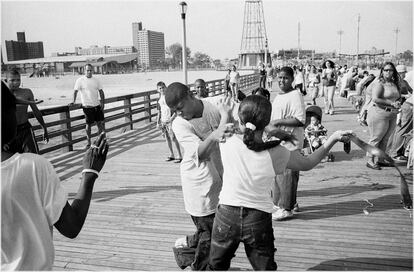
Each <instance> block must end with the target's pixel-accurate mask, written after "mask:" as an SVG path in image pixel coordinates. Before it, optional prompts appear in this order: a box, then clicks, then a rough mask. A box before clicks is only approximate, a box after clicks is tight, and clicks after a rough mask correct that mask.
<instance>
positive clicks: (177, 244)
mask: <svg viewBox="0 0 414 272" xmlns="http://www.w3.org/2000/svg"><path fill="white" fill-rule="evenodd" d="M175 247H176V248H181V247H188V244H187V237H182V238H178V239H177V240H175Z"/></svg>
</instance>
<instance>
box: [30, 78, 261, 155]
mask: <svg viewBox="0 0 414 272" xmlns="http://www.w3.org/2000/svg"><path fill="white" fill-rule="evenodd" d="M206 83H207V86H208V89H209V96H216V95H220V94H222V93H223V92H224V84H225V82H224V80H223V79H220V80H213V81H208V82H206ZM258 86H259V78H258V75H257V74H250V75H245V76H241V77H240V84H239V89H240V90H241V91H242V92H244V93H246V94H247V93H248V92H251V90H252V89H254V88H256V87H258ZM189 87H190V89H193V84H190V85H189ZM158 98H159V95H158V92H157V91H156V90H151V91H147V92H141V93H134V94H128V95H122V96H117V97H111V98H106V99H105V110H104V114H105V132H106V133H110V132H112V131H114V130H117V129H122V131H125V130H132V129H133V128H134V126H133V124H134V123H138V122H144V123H150V122H152V121H153V120H155V118H156V115H157V110H156V107H157V100H158ZM41 112H42V115H43V118H44V120H45V123H46V127H47V129H48V134H49V139H50V141H49V143H48V144H43V145H41V144H39V148H40V154H44V153H47V152H52V151H56V150H59V149H62V151H63V152H67V151H72V150H73V145H74V144H76V143H79V142H82V141H85V140H86V133H85V131H84V129H85V121H84V119H85V117H84V114H83V111H82V108H81V105H80V104H75V105H73V106H58V107H53V108H47V109H42V110H41ZM29 117H30V118H31V119H32V120H31V123H32V124H36V125H34V126H33V130H34V131H35V135H37V136H36V141H37V142H38V143H39V142H41V141H42V138H43V137H42V136H43V135H42V133H43V130H42V128H41V126H40V125H39V124H38V123H37V120H36V119H34V120H33V118H34V115H33V113H31V112H30V113H29ZM153 118H154V119H153ZM96 135H97V132H95V133H93V134H92V136H96Z"/></svg>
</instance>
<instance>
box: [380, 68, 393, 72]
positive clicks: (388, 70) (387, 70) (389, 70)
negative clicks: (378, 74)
mask: <svg viewBox="0 0 414 272" xmlns="http://www.w3.org/2000/svg"><path fill="white" fill-rule="evenodd" d="M382 71H384V72H394V70H393V69H384V70H382Z"/></svg>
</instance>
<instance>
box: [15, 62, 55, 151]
mask: <svg viewBox="0 0 414 272" xmlns="http://www.w3.org/2000/svg"><path fill="white" fill-rule="evenodd" d="M7 84H8V87H9V89H10V91H11V92H12V93H13V94H14V95H15V97H16V98H17V99H23V100H27V101H35V100H34V96H33V92H32V90H30V89H27V88H20V84H21V76H20V73H19V71H18V70H16V69H13V70H11V71H8V72H7ZM28 106H30V108H31V109H32V112H33V114H34V116H35V117H36V119H37V121H38V122H39V124H40V125H41V126H42V128H43V138H44V140H46V141H47V142H48V141H49V135H48V132H47V127H46V124H45V121H44V120H43V116H42V113H41V112H40V110H39V109H38V108H37V106H36V103H30V104H29V105H27V104H19V105H17V107H16V118H17V135H16V137H15V138H14V140H13V142H12V143H11V144H10V145H11V146H12V148H13V150H15V151H16V152H18V153H24V152H30V153H35V154H38V153H39V147H38V146H37V142H36V138H35V135H34V133H33V130H32V125H31V124H30V123H29V115H28V112H27V110H28Z"/></svg>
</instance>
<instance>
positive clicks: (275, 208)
mask: <svg viewBox="0 0 414 272" xmlns="http://www.w3.org/2000/svg"><path fill="white" fill-rule="evenodd" d="M278 210H280V207H279V206H276V205H273V208H272V213H275V212H277V211H278Z"/></svg>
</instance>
